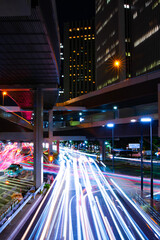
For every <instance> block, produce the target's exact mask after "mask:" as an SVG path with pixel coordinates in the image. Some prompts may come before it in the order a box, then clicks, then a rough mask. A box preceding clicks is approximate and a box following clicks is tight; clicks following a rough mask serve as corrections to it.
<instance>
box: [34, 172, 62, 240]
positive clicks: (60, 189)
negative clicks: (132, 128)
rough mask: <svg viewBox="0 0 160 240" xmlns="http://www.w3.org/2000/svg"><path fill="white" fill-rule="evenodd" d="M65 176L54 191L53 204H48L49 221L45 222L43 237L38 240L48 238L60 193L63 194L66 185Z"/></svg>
mask: <svg viewBox="0 0 160 240" xmlns="http://www.w3.org/2000/svg"><path fill="white" fill-rule="evenodd" d="M65 174H66V173H65ZM65 174H64V179H61V181H57V183H58V184H57V187H56V188H55V189H54V191H53V194H52V197H51V200H52V201H51V204H49V205H48V204H47V205H48V215H47V219H46V221H45V224H44V227H43V231H42V233H41V236H40V238H38V239H40V240H43V239H46V238H47V235H48V231H49V227H50V223H51V220H52V215H53V212H54V210H55V208H56V207H57V206H56V203H57V201H58V199H60V193H61V191H62V188H63V185H64V181H65ZM51 206H52V207H51Z"/></svg>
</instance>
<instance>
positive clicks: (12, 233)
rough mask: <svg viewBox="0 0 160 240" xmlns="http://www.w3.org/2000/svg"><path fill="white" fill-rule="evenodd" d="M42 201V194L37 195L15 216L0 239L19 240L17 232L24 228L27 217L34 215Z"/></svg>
mask: <svg viewBox="0 0 160 240" xmlns="http://www.w3.org/2000/svg"><path fill="white" fill-rule="evenodd" d="M42 199H43V195H42V194H37V195H36V197H35V199H33V198H32V199H31V200H30V201H29V202H28V203H27V204H26V205H25V206H24V208H23V209H22V210H21V211H20V212H19V213H18V214H17V216H16V217H15V218H14V219H13V220H12V221H11V223H10V224H9V225H8V226H7V227H6V228H5V229H4V230H3V231H2V233H0V239H3V240H14V239H15V240H20V239H19V238H18V237H16V236H17V234H18V232H19V231H20V230H21V229H22V227H24V224H25V223H26V222H27V220H28V219H29V217H30V216H31V215H32V214H33V213H34V211H35V209H37V207H38V206H39V204H40V202H41V200H42Z"/></svg>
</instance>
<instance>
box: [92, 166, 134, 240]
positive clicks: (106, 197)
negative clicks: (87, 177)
mask: <svg viewBox="0 0 160 240" xmlns="http://www.w3.org/2000/svg"><path fill="white" fill-rule="evenodd" d="M88 164H89V165H90V163H89V162H88ZM90 168H91V170H92V173H93V175H94V178H95V179H96V182H97V185H98V187H99V189H100V191H101V194H102V196H103V199H104V201H105V204H106V206H107V208H108V210H109V212H110V214H111V216H112V219H113V221H114V223H115V224H116V227H117V230H118V233H119V234H120V236H121V238H122V239H124V238H123V236H122V234H121V232H120V229H119V227H118V225H117V223H116V220H115V218H114V216H113V214H112V213H111V209H112V211H113V213H114V215H115V217H116V218H117V221H118V222H119V224H120V225H121V227H122V228H123V230H124V232H125V233H126V235H127V237H128V239H129V240H130V239H133V240H134V236H133V235H132V233H131V232H130V230H129V229H128V227H127V225H126V223H125V222H124V220H123V218H122V217H121V215H120V213H119V211H118V210H117V209H116V207H115V205H114V204H113V202H112V201H111V198H110V197H109V195H108V194H107V192H106V190H105V188H104V186H102V184H101V183H100V180H99V179H98V177H97V176H96V174H95V172H94V171H93V169H92V167H91V165H90ZM108 185H109V184H106V186H107V188H108Z"/></svg>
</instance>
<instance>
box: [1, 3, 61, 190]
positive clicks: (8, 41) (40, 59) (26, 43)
mask: <svg viewBox="0 0 160 240" xmlns="http://www.w3.org/2000/svg"><path fill="white" fill-rule="evenodd" d="M59 46H60V41H59V31H58V22H57V15H56V7H55V2H54V0H49V1H47V4H46V1H45V0H39V1H38V0H29V1H26V0H15V1H10V0H7V1H6V0H2V1H1V8H0V89H1V91H6V92H7V95H8V96H9V97H10V98H12V99H13V100H14V101H15V102H16V104H17V105H18V106H19V109H20V112H21V113H20V114H18V113H16V114H15V113H14V114H12V113H11V112H13V111H14V110H11V112H9V111H8V110H7V109H6V108H4V107H3V106H2V107H1V109H0V124H1V130H0V139H1V140H7V139H9V140H16V139H17V141H20V140H22V141H23V140H25V141H27V140H31V139H32V140H33V141H34V149H35V156H34V159H35V171H34V172H35V185H36V187H39V186H40V185H41V184H42V182H43V172H42V141H43V110H47V111H48V110H49V109H52V107H53V106H54V104H55V102H56V99H57V96H58V84H59V71H60V50H59ZM32 112H33V113H34V119H35V120H34V127H33V125H31V124H30V122H28V120H30V119H31V115H32ZM19 115H20V117H19Z"/></svg>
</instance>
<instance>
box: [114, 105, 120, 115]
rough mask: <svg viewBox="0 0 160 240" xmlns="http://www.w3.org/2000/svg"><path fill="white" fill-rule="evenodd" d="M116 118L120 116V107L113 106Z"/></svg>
mask: <svg viewBox="0 0 160 240" xmlns="http://www.w3.org/2000/svg"><path fill="white" fill-rule="evenodd" d="M113 110H114V118H119V109H118V107H117V106H113Z"/></svg>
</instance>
